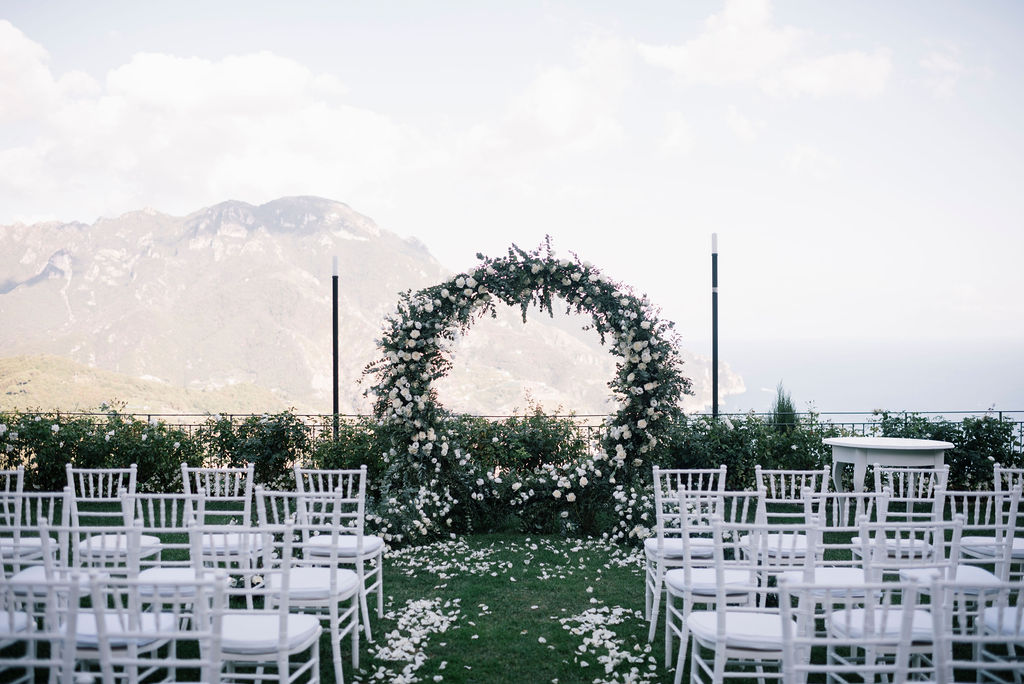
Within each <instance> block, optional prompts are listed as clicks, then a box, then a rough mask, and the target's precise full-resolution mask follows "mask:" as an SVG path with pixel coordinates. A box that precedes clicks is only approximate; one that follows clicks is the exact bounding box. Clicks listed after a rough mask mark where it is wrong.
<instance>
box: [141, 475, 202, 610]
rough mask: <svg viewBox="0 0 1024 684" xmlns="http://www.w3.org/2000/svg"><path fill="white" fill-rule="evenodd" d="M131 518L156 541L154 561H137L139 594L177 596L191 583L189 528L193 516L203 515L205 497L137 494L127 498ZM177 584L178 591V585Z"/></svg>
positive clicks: (175, 494) (199, 495)
mask: <svg viewBox="0 0 1024 684" xmlns="http://www.w3.org/2000/svg"><path fill="white" fill-rule="evenodd" d="M129 499H130V508H131V511H132V515H133V518H134V519H135V520H136V521H138V522H139V524H140V525H141V526H142V530H143V532H144V533H145V534H149V535H153V536H155V537H157V538H158V539H159V540H160V545H161V553H160V557H159V558H157V559H146V558H143V559H141V562H140V566H141V567H140V572H139V579H140V580H143V582H140V587H141V589H140V590H141V591H142V592H143V593H144V594H145V593H146V592H148V591H161V590H164V589H163V588H165V589H166V591H170V592H175V593H176V592H180V591H182V587H187V586H190V585H191V583H192V582H193V581H194V580H195V571H194V570H193V569H192V563H191V560H190V558H189V556H190V544H189V538H188V531H189V528H190V527H191V526H192V523H193V522H194V521H195V518H196V515H197V514H199V513H200V512H202V511H205V495H204V494H203V493H202V492H199V493H198V494H185V493H180V492H179V493H175V492H172V493H148V492H147V493H139V494H135V495H134V496H131V497H129ZM179 583H181V586H180V587H179V586H178V584H179Z"/></svg>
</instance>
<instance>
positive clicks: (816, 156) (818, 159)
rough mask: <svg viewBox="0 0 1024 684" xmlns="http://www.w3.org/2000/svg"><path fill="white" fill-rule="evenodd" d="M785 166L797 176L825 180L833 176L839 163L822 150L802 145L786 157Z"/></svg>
mask: <svg viewBox="0 0 1024 684" xmlns="http://www.w3.org/2000/svg"><path fill="white" fill-rule="evenodd" d="M783 166H784V167H785V168H786V169H787V170H788V171H789V172H790V173H792V174H793V175H795V176H802V177H805V178H810V179H813V180H824V179H825V178H827V177H828V176H830V175H831V174H832V172H833V171H834V170H835V169H836V168H837V167H838V166H839V163H838V162H837V161H836V159H835V157H833V156H831V155H830V154H828V153H826V152H824V151H822V150H821V149H819V148H817V147H814V146H813V145H806V144H801V145H797V146H796V148H794V149H793V151H791V152H790V153H789V154H788V155H786V158H785V160H784V162H783Z"/></svg>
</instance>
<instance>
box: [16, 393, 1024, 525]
mask: <svg viewBox="0 0 1024 684" xmlns="http://www.w3.org/2000/svg"><path fill="white" fill-rule="evenodd" d="M325 420H328V421H329V420H330V418H329V417H328V418H326V419H325ZM876 425H877V432H878V434H882V435H885V436H899V437H921V438H931V439H943V440H946V441H949V442H952V443H953V444H955V445H956V448H955V449H954V450H952V451H951V452H949V453H947V459H946V460H947V463H949V464H950V466H951V468H950V471H951V472H950V484H949V486H950V488H951V489H975V488H980V487H984V486H987V485H988V483H990V482H991V478H992V464H993V462H1001V463H1003V464H1006V465H1022V464H1024V460H1022V458H1021V455H1020V453H1019V444H1016V443H1015V441H1014V436H1013V427H1014V424H1013V423H1009V422H1002V421H999V420H998V419H996V418H993V417H987V416H986V417H969V418H965V419H964V420H962V421H959V422H955V421H948V420H942V419H937V420H935V419H933V420H929V419H927V418H924V417H921V416H915V415H909V416H908V415H904V414H889V413H885V412H881V413H880V414H879V416H878V420H877V423H876ZM323 427H325V428H326V429H320V430H310V429H309V426H308V425H307V424H306V423H305V422H304V421H303V420H302V419H301V418H299V417H298V416H296V415H295V414H294V413H292V412H283V413H278V414H273V415H263V416H252V417H248V418H246V419H244V420H242V421H235V420H230V419H228V418H223V417H220V416H210V417H209V418H208V419H207V420H206V421H205V423H204V424H203V425H201V426H200V427H199V428H198V429H195V430H192V431H186V430H185V429H182V428H179V427H175V426H173V425H170V424H167V423H165V422H162V421H159V420H152V421H149V422H147V421H144V420H140V419H138V418H136V417H134V416H131V415H127V414H124V413H122V412H120V411H119V410H116V409H108V410H107V411H106V413H104V414H103V415H102V417H98V418H97V417H95V416H91V417H82V416H66V415H61V414H58V413H29V412H0V467H2V468H13V467H17V466H19V465H23V466H24V467H25V470H26V487H27V488H29V489H36V490H58V489H60V488H62V487H63V486H64V484H65V476H64V465H65V463H68V462H70V463H72V464H74V465H75V466H84V467H118V466H122V467H123V466H126V465H128V464H130V463H135V464H137V466H138V471H139V489H140V490H141V491H180V488H181V482H180V464H181V463H182V462H185V463H188V464H191V465H200V464H205V465H224V466H231V465H239V464H243V463H247V462H251V463H254V464H255V470H256V479H257V482H258V483H260V484H263V485H264V486H267V487H273V488H288V487H291V486H292V477H291V473H290V467H291V464H292V463H296V462H298V463H303V464H308V465H311V466H315V467H324V468H348V467H358V466H359V465H362V464H366V465H367V467H368V470H369V473H370V483H371V491H370V499H371V502H372V503H373V504H374V508H373V510H374V512H375V516H376V518H377V519H378V520H384V519H385V518H386V517H387V516H388V515H389V510H391V509H392V508H393V507H394V506H396V505H397V504H398V503H401V502H393V501H392V502H388V501H380V500H378V495H379V492H380V485H381V484H382V483H381V482H380V479H381V477H382V476H383V473H385V472H386V464H387V461H388V457H389V456H388V449H389V445H390V444H391V442H390V440H389V436H388V435H387V434H386V428H384V427H382V426H381V425H380V424H378V423H376V422H374V421H372V420H371V419H360V420H356V421H354V422H352V421H345V422H342V423H340V425H339V430H338V435H337V439H335V438H334V436H333V434H332V430H331V429H330V426H329V425H325V426H323ZM445 429H446V430H447V431H448V434H449V435H450V437H451V441H452V443H455V444H460V445H462V446H461V448H462V453H463V458H462V459H461V460H460V461H459V467H460V468H463V469H464V472H461V473H460V474H459V475H460V481H461V482H462V483H463V484H462V485H460V487H459V491H454V492H451V491H450V492H448V494H447V497H448V498H449V499H450V500H451V501H450V506H449V507H448V508H449V513H448V515H449V516H450V518H451V519H452V520H454V522H452V520H449V521H448V524H447V527H446V529H448V530H451V531H465V530H468V529H473V530H477V531H485V530H509V529H519V530H524V531H538V532H555V531H562V532H571V533H583V534H593V535H601V534H603V535H607V536H609V537H614V538H619V539H626V538H628V537H630V536H633V537H639V536H643V535H644V533H645V532H646V531H649V527H650V526H651V524H652V523H653V520H652V519H651V517H650V505H651V504H650V492H649V484H650V483H649V481H648V482H647V483H641V484H639V485H637V484H635V483H628V484H627V483H616V482H614V477H612V478H608V477H607V475H606V474H605V473H602V461H601V455H600V454H596V455H592V454H591V450H590V447H591V445H590V443H589V442H588V440H587V439H585V438H584V436H583V435H582V434H581V433H580V431H579V430H578V429H577V428H576V425H575V424H574V422H573V421H572V420H571V419H570V418H565V417H556V416H549V415H546V414H545V413H544V412H543V411H542V410H540V409H539V408H536V407H533V408H532V409H531V410H530V411H527V412H526V413H524V414H523V415H517V416H513V417H511V418H507V419H504V420H500V421H491V420H485V419H482V418H478V417H471V416H454V417H452V418H451V419H450V420H449V421H448V422H447V423H446V425H445ZM841 434H843V433H842V430H841V429H840V428H839V427H837V426H835V425H833V424H831V423H829V422H827V421H821V420H819V419H818V417H817V416H815V415H813V414H812V415H804V416H801V417H800V419H799V420H797V421H795V422H788V423H784V424H774V423H771V422H769V421H768V420H766V419H765V418H763V417H761V416H757V415H753V414H750V415H747V416H743V417H729V418H722V419H720V420H713V419H711V418H710V417H708V416H695V417H688V418H684V419H683V420H682V421H680V422H679V423H677V424H676V425H675V426H674V427H673V429H672V430H671V432H670V434H669V438H668V439H666V440H664V441H663V443H662V444H660V445H659V448H658V450H657V451H656V453H654V454H653V459H652V460H653V462H654V463H657V464H659V465H660V466H661V467H663V468H686V467H712V466H718V465H720V464H725V465H726V466H728V472H729V479H728V486H729V487H730V488H734V489H747V488H750V487H752V486H753V472H754V465H755V464H760V465H761V466H762V467H765V468H821V467H825V466H828V465H830V463H831V452H830V449H829V448H828V447H825V446H823V445H822V441H821V440H822V439H823V438H824V437H830V436H838V435H841ZM648 478H649V476H648ZM624 485H625V486H624ZM627 490H628V491H627ZM435 494H436V493H435ZM386 527H387V526H386V525H385V528H386ZM393 536H394V541H397V542H401V541H402V539H401V537H402V535H401V534H400V533H396V534H394V535H393Z"/></svg>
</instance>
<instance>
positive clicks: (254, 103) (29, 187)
mask: <svg viewBox="0 0 1024 684" xmlns="http://www.w3.org/2000/svg"><path fill="white" fill-rule="evenodd" d="M0 34H2V35H0V45H2V46H4V47H3V48H2V49H3V50H4V58H3V60H2V63H3V64H4V65H5V66H4V67H3V71H2V72H0V93H2V95H5V96H6V97H4V96H0V103H2V104H0V107H2V110H0V116H6V117H8V118H13V117H26V116H32V117H33V119H32V126H33V129H34V130H33V131H32V135H30V136H29V137H28V138H27V139H24V140H20V141H19V142H17V143H14V144H12V145H9V146H8V147H6V148H0V201H2V202H3V203H4V204H5V205H7V206H8V208H9V210H12V213H15V214H23V215H31V214H33V213H36V212H37V211H38V209H36V208H37V207H56V208H57V209H58V211H57V213H58V215H63V216H62V217H63V218H69V217H74V218H79V219H87V220H88V219H91V218H93V217H95V216H97V215H110V214H115V213H120V212H122V211H125V210H128V209H132V208H136V207H139V206H144V205H150V206H157V207H160V208H161V209H164V210H168V211H183V210H190V209H194V208H196V206H197V205H198V203H202V202H216V201H220V200H223V199H225V198H227V197H234V198H239V199H247V200H252V201H262V200H264V199H270V198H273V197H276V196H280V195H284V194H290V193H312V194H324V195H327V196H333V197H351V196H353V195H355V194H356V190H357V189H358V188H365V187H367V186H372V185H373V184H375V183H376V184H379V183H381V182H382V181H385V180H387V179H389V178H391V177H392V176H393V175H394V174H395V173H398V172H402V173H406V172H415V170H416V169H418V168H422V166H423V165H425V164H432V163H434V161H435V160H436V158H437V157H438V156H443V154H444V153H443V152H440V151H439V148H438V146H437V145H436V144H434V143H431V142H429V141H427V140H425V139H424V138H423V136H421V135H420V134H419V133H418V132H417V131H415V130H413V129H410V128H409V127H407V126H403V125H401V124H399V123H397V122H395V121H394V120H392V119H390V118H389V117H387V116H383V115H380V114H377V113H375V112H372V111H368V110H365V109H359V108H356V107H352V106H350V105H348V104H346V103H345V102H344V101H343V99H342V97H343V95H344V93H345V89H344V87H343V86H342V85H341V84H340V83H339V82H338V81H337V79H336V78H335V77H333V76H331V75H329V74H317V73H313V72H312V71H310V70H309V69H308V68H306V67H305V66H303V65H301V64H298V63H297V62H294V61H292V60H290V59H287V58H284V57H280V56H277V55H274V54H272V53H269V52H261V53H256V54H250V55H241V56H231V57H226V58H224V59H222V60H219V61H209V60H204V59H197V58H181V57H175V56H170V55H163V54H152V53H147V54H139V55H136V56H135V57H133V58H132V59H131V61H130V62H128V63H127V64H124V65H122V66H120V67H118V68H116V69H113V70H112V71H110V72H109V73H108V74H107V76H106V78H105V81H104V83H103V84H102V85H101V84H99V83H96V82H95V81H94V80H93V79H90V78H89V77H87V76H84V75H82V74H77V73H72V74H69V75H65V76H63V77H61V78H59V79H55V78H54V77H53V75H52V74H51V73H50V70H49V69H48V67H47V66H46V53H45V51H44V50H42V48H40V47H39V46H38V45H36V44H35V43H32V42H31V41H29V40H28V39H26V38H25V37H24V36H23V35H22V34H21V33H20V32H18V31H17V29H14V28H13V27H11V26H10V25H9V24H6V23H3V22H0ZM4 38H6V39H7V40H4ZM11 64H13V65H15V67H16V68H14V67H9V65H11Z"/></svg>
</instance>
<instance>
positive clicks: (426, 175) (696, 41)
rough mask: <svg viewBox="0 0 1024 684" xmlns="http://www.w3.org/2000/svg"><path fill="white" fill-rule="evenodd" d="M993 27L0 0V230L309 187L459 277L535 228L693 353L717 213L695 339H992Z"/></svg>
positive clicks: (359, 6) (599, 5)
mask: <svg viewBox="0 0 1024 684" xmlns="http://www.w3.org/2000/svg"><path fill="white" fill-rule="evenodd" d="M1022 38H1024V4H1021V3H1018V2H1010V1H991V2H983V3H981V2H968V1H966V0H964V1H961V2H949V1H933V0H907V1H904V2H898V3H894V2H889V1H888V0H886V1H882V0H865V1H862V2H854V1H852V0H848V1H837V2H828V3H822V2H814V1H811V0H779V1H777V2H768V1H767V0H726V1H725V2H720V1H716V2H710V1H692V2H679V1H678V0H673V1H664V2H662V1H658V0H650V1H647V2H638V3H621V2H599V1H598V2H594V1H591V2H557V1H551V2H497V1H495V2H443V1H438V2H430V3H423V2H411V1H410V2H394V1H382V2H374V3H347V2H346V3H327V2H302V1H298V2H290V3H270V2H258V3H254V2H231V1H224V2H216V3H210V2H192V1H188V0H179V1H178V2H174V3H140V2H134V1H125V2H114V1H110V0H97V1H95V2H89V3H82V2H74V1H70V0H68V1H50V2H29V1H27V0H10V1H8V2H5V3H4V4H3V5H2V6H0V225H2V224H9V223H13V222H19V221H20V222H34V221H38V220H49V219H58V220H62V221H70V220H78V221H83V222H87V223H91V222H93V221H95V220H96V219H97V218H99V217H101V216H116V215H119V214H121V213H124V212H127V211H131V210H135V209H139V208H142V207H152V208H154V209H157V210H159V211H162V212H165V213H169V214H175V215H182V214H186V213H190V212H192V211H194V210H197V209H199V208H202V207H205V206H209V205H211V204H214V203H217V202H220V201H223V200H226V199H236V200H242V201H246V202H251V203H254V204H258V203H262V202H266V201H269V200H271V199H274V198H277V197H281V196H284V195H320V196H324V197H328V198H331V199H335V200H339V201H342V202H345V203H346V204H348V205H349V206H351V207H352V208H353V209H355V210H356V211H359V212H361V213H363V214H365V215H367V216H369V217H371V218H372V219H373V220H374V221H376V222H377V223H378V224H379V225H380V226H381V227H383V228H385V229H388V230H391V231H394V232H397V233H399V234H401V235H405V236H412V237H415V238H417V239H419V240H420V241H422V242H423V243H424V244H425V245H427V247H428V248H429V249H430V251H431V252H432V253H433V254H434V255H435V256H436V257H437V258H438V259H439V260H440V261H441V262H442V263H443V264H444V265H445V266H447V267H449V268H451V269H452V270H456V271H458V270H463V269H467V268H469V267H471V266H472V265H473V264H474V263H475V254H476V253H477V252H483V253H485V254H491V255H499V254H501V253H503V252H504V251H505V250H506V249H507V248H508V246H509V245H510V244H512V243H515V244H518V245H520V246H522V247H527V248H530V247H535V246H537V245H538V244H540V243H541V241H542V240H543V239H544V236H545V235H550V236H551V237H552V239H553V242H554V246H555V249H556V251H557V252H558V253H559V255H560V256H566V255H568V254H569V253H570V252H573V253H576V254H578V255H579V256H580V258H582V259H585V260H588V261H590V262H592V263H594V264H596V265H598V266H600V267H601V268H603V269H604V270H605V272H606V273H608V274H609V275H610V276H611V277H613V278H615V279H617V280H620V281H622V282H624V283H626V284H628V285H631V286H632V287H634V288H635V289H636V290H637V291H638V292H640V293H647V294H648V295H649V296H650V297H651V299H652V300H653V301H654V303H655V304H657V305H659V306H660V307H661V308H662V310H663V313H664V315H665V317H667V318H668V319H670V320H673V321H675V323H676V326H677V328H678V330H679V332H680V333H681V335H682V337H683V341H684V346H686V347H688V348H690V349H692V350H694V351H697V352H698V353H704V354H706V355H710V341H709V340H710V336H711V334H710V329H711V316H710V245H711V238H710V236H711V234H712V233H717V234H718V243H719V252H720V255H719V280H720V283H719V285H720V287H719V292H720V334H721V337H722V340H723V341H722V349H723V358H726V359H728V358H729V350H730V345H733V347H732V348H733V349H734V350H735V353H736V356H737V358H738V357H739V356H741V355H742V353H741V347H742V348H745V349H750V348H752V347H754V346H756V345H758V344H760V343H764V344H765V345H785V344H786V343H787V342H789V341H792V342H793V343H794V344H805V345H806V344H814V345H818V346H819V347H821V346H826V347H827V346H828V345H830V344H832V343H833V342H835V343H836V344H839V343H842V344H843V345H847V346H849V345H851V344H854V345H856V344H857V343H858V342H859V341H864V342H865V344H867V343H872V344H877V343H879V342H883V343H884V342H891V343H893V344H899V345H902V346H903V347H904V348H908V349H911V350H913V349H914V348H915V347H916V346H919V347H920V348H922V349H925V348H928V347H929V346H930V345H934V344H939V343H941V344H942V345H945V346H946V347H949V346H950V345H952V346H953V347H954V348H955V347H956V346H957V345H963V347H964V349H966V348H968V347H970V348H972V349H984V344H985V343H986V341H990V340H995V341H998V343H999V344H1000V345H1002V347H1006V346H1007V345H1011V346H1012V345H1013V344H1015V343H1016V342H1017V341H1020V342H1022V343H1024V315H1022V313H1024V306H1022V304H1021V292H1022V291H1024V287H1022V286H1024V276H1022V272H1024V269H1022V268H1021V257H1022V256H1024V226H1022V217H1024V192H1021V191H1020V185H1021V180H1022V178H1024V127H1022V126H1021V125H1020V120H1021V114H1020V112H1021V111H1022V110H1024V78H1022V77H1021V73H1024V69H1022V67H1024V40H1022ZM326 268H329V265H328V264H326V263H325V269H326ZM744 345H745V346H744ZM972 345H973V346H972ZM979 345H981V346H979ZM1021 346H1022V347H1024V344H1022V345H1021ZM981 353H984V352H981Z"/></svg>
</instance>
